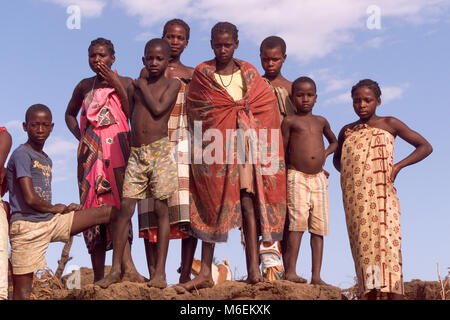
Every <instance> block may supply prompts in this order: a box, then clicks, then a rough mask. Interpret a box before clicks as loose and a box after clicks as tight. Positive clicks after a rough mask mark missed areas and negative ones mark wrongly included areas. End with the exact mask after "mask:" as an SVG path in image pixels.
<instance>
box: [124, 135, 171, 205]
mask: <svg viewBox="0 0 450 320" xmlns="http://www.w3.org/2000/svg"><path fill="white" fill-rule="evenodd" d="M170 150H171V147H170V142H169V138H167V137H164V138H162V139H159V140H157V141H155V142H153V143H151V144H150V145H142V146H141V147H131V152H130V158H129V159H128V165H127V170H126V172H125V178H124V182H123V197H124V198H132V199H146V198H150V197H152V198H154V199H158V200H164V199H167V198H169V197H170V196H171V195H172V194H173V193H174V192H176V191H177V188H178V176H177V166H176V163H175V162H174V160H173V159H172V157H171V153H170Z"/></svg>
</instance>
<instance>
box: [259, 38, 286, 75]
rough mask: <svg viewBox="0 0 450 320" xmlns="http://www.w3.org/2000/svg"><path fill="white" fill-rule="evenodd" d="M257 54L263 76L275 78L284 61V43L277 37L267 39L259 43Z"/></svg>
mask: <svg viewBox="0 0 450 320" xmlns="http://www.w3.org/2000/svg"><path fill="white" fill-rule="evenodd" d="M259 52H260V54H259V56H260V58H261V65H262V67H263V69H264V71H265V75H266V76H269V77H276V76H277V75H278V74H279V73H280V71H281V67H282V66H283V63H284V61H285V60H286V42H284V40H283V39H282V38H280V37H277V36H270V37H267V38H265V39H264V40H263V41H262V42H261V46H260V47H259Z"/></svg>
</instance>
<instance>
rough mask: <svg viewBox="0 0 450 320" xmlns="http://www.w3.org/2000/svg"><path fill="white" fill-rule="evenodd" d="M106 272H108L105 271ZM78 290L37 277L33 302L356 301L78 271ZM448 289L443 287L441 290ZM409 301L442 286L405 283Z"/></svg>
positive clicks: (337, 294)
mask: <svg viewBox="0 0 450 320" xmlns="http://www.w3.org/2000/svg"><path fill="white" fill-rule="evenodd" d="M107 271H109V270H107ZM80 275H81V289H70V290H69V289H67V287H66V281H67V278H68V277H69V276H68V275H67V276H64V277H63V278H62V279H61V280H59V279H56V278H55V277H53V276H52V275H51V273H49V272H47V273H44V274H43V275H42V276H41V277H40V279H39V278H36V279H35V282H34V285H33V294H32V297H31V298H32V299H39V300H47V299H51V300H347V299H356V295H355V292H356V290H355V288H354V287H353V288H349V289H341V288H337V287H334V286H318V285H310V284H296V283H292V282H289V281H285V280H279V281H273V282H262V283H258V284H255V285H248V284H246V283H244V282H241V281H226V282H224V283H222V284H219V285H216V286H215V287H213V288H210V289H200V290H193V291H192V292H187V291H186V290H184V289H183V288H180V287H177V286H171V287H168V288H166V289H157V288H149V287H147V285H146V284H145V283H141V284H139V283H131V282H122V283H118V284H114V285H112V286H110V287H109V288H108V289H102V288H100V287H98V286H95V285H93V284H92V283H93V273H92V269H89V268H81V269H80ZM445 290H447V299H448V294H449V292H448V288H447V287H445V288H444V291H445ZM405 291H406V299H408V300H441V299H442V294H443V287H442V284H441V283H440V282H438V281H421V280H413V281H411V282H406V283H405Z"/></svg>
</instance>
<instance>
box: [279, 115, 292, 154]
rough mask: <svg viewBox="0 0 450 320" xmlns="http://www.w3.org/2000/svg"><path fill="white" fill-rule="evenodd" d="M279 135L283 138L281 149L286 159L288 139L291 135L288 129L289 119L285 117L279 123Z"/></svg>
mask: <svg viewBox="0 0 450 320" xmlns="http://www.w3.org/2000/svg"><path fill="white" fill-rule="evenodd" d="M281 135H282V137H283V147H284V153H285V159H289V158H288V154H289V149H288V147H289V137H290V135H291V128H290V117H289V116H287V117H286V118H284V119H283V122H281Z"/></svg>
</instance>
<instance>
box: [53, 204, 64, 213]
mask: <svg viewBox="0 0 450 320" xmlns="http://www.w3.org/2000/svg"><path fill="white" fill-rule="evenodd" d="M66 210H67V206H66V205H65V204H62V203H58V204H55V205H54V206H53V208H52V210H51V213H65V211H66Z"/></svg>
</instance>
